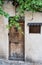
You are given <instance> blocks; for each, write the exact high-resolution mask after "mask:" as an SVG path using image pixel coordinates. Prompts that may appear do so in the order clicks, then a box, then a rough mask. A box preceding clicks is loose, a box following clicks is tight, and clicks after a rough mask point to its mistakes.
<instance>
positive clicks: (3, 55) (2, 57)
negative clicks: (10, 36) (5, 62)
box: [0, 47, 5, 59]
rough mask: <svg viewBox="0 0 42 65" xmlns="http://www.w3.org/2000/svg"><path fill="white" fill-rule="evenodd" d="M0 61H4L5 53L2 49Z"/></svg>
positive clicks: (0, 49) (0, 50)
mask: <svg viewBox="0 0 42 65" xmlns="http://www.w3.org/2000/svg"><path fill="white" fill-rule="evenodd" d="M0 59H5V53H4V50H3V48H1V47H0Z"/></svg>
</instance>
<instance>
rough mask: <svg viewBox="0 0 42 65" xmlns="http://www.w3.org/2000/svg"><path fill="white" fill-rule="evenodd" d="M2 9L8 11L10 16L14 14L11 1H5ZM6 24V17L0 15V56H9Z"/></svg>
mask: <svg viewBox="0 0 42 65" xmlns="http://www.w3.org/2000/svg"><path fill="white" fill-rule="evenodd" d="M3 9H4V10H5V11H6V12H7V13H9V15H10V16H14V15H15V7H14V6H12V3H11V2H9V3H7V2H6V3H5V4H4V6H3ZM7 24H8V19H7V18H5V17H3V16H0V57H1V58H2V57H4V58H7V59H8V57H9V38H8V29H7V28H6V25H7Z"/></svg>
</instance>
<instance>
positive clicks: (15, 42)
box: [9, 20, 24, 60]
mask: <svg viewBox="0 0 42 65" xmlns="http://www.w3.org/2000/svg"><path fill="white" fill-rule="evenodd" d="M19 23H20V26H21V28H22V30H23V32H24V21H21V20H20V22H19ZM9 59H11V60H24V35H23V34H21V33H20V32H19V31H18V30H17V28H16V27H14V26H13V27H12V28H11V29H10V30H9Z"/></svg>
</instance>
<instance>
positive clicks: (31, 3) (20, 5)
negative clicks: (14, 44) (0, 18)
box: [0, 0, 42, 28]
mask: <svg viewBox="0 0 42 65" xmlns="http://www.w3.org/2000/svg"><path fill="white" fill-rule="evenodd" d="M7 1H8V2H9V0H7ZM11 2H12V5H13V6H15V7H16V11H17V12H19V15H15V16H14V17H13V18H11V19H10V24H9V25H8V27H12V26H14V25H15V26H16V27H17V28H19V26H20V25H19V24H18V23H17V21H18V20H19V18H20V16H21V14H24V12H25V11H32V12H36V11H38V12H42V0H11ZM3 4H4V0H0V15H4V16H5V17H7V18H9V14H8V13H6V12H5V11H4V10H3Z"/></svg>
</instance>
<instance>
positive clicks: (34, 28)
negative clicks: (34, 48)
mask: <svg viewBox="0 0 42 65" xmlns="http://www.w3.org/2000/svg"><path fill="white" fill-rule="evenodd" d="M40 29H41V26H40V25H29V33H40Z"/></svg>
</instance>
